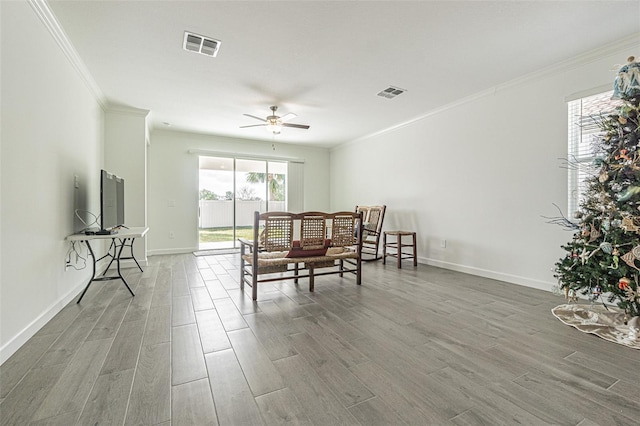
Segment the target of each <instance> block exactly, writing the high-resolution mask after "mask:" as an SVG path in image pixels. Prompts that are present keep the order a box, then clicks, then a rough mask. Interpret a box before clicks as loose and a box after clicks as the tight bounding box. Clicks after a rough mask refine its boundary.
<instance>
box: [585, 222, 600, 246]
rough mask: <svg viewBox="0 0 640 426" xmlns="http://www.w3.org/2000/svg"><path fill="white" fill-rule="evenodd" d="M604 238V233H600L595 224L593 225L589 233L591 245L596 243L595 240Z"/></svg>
mask: <svg viewBox="0 0 640 426" xmlns="http://www.w3.org/2000/svg"><path fill="white" fill-rule="evenodd" d="M601 236H602V233H601V232H600V231H598V230H597V229H596V227H595V226H594V225H593V223H592V224H591V230H590V231H589V241H587V242H589V243H592V242H594V241H595V240H597V239H598V238H600V237H601Z"/></svg>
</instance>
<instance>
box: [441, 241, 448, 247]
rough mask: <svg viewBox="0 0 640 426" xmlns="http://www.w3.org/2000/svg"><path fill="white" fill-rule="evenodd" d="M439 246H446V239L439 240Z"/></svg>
mask: <svg viewBox="0 0 640 426" xmlns="http://www.w3.org/2000/svg"><path fill="white" fill-rule="evenodd" d="M440 247H441V248H447V240H440Z"/></svg>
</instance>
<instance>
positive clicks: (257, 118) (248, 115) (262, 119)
mask: <svg viewBox="0 0 640 426" xmlns="http://www.w3.org/2000/svg"><path fill="white" fill-rule="evenodd" d="M242 115H246V116H247V117H251V118H255V119H256V120H260V121H264V122H265V123H266V122H267V120H265V119H264V118H260V117H256V116H255V115H251V114H242Z"/></svg>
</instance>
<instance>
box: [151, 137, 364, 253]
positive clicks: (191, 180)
mask: <svg viewBox="0 0 640 426" xmlns="http://www.w3.org/2000/svg"><path fill="white" fill-rule="evenodd" d="M275 147H276V149H275V151H274V150H273V149H272V147H271V143H269V142H264V141H252V140H245V139H234V138H225V137H220V136H207V135H200V134H193V133H185V132H179V131H171V130H154V131H152V133H151V144H150V146H149V149H148V170H149V197H148V207H149V234H148V250H149V254H163V253H177V252H188V251H193V250H197V249H198V230H197V229H198V222H197V220H198V154H190V153H189V152H188V151H189V150H204V151H209V152H212V153H213V152H216V153H229V155H234V154H236V155H239V156H242V155H245V156H252V157H260V158H273V157H276V158H294V159H302V160H304V161H305V164H304V210H319V211H326V210H328V209H329V184H328V179H329V150H327V149H323V148H309V147H302V146H295V145H288V144H278V143H276V144H275ZM170 205H171V206H170ZM351 208H353V207H351ZM169 232H172V233H173V235H174V238H173V239H170V238H169Z"/></svg>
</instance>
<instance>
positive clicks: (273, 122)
mask: <svg viewBox="0 0 640 426" xmlns="http://www.w3.org/2000/svg"><path fill="white" fill-rule="evenodd" d="M270 109H271V115H268V116H267V118H260V117H256V116H255V115H251V114H243V115H246V116H247V117H251V118H255V119H256V120H260V121H262V122H263V124H251V125H249V126H240V128H241V129H243V128H245V127H258V126H266V128H267V131H268V132H269V133H273V134H274V135H278V134H280V130H281V129H282V128H283V127H294V128H296V129H308V128H309V127H310V126H307V125H306V124H294V123H287V121H289V120H291V119H292V118H295V117H297V115H295V114H294V113H292V112H290V113H287V114H285V115H283V116H282V117H279V116H277V115H276V111H277V110H278V107H277V106H275V105H273V106H272V107H271V108H270Z"/></svg>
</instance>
